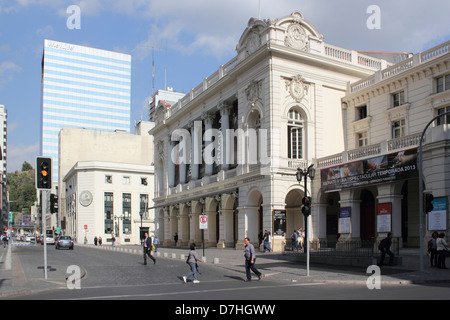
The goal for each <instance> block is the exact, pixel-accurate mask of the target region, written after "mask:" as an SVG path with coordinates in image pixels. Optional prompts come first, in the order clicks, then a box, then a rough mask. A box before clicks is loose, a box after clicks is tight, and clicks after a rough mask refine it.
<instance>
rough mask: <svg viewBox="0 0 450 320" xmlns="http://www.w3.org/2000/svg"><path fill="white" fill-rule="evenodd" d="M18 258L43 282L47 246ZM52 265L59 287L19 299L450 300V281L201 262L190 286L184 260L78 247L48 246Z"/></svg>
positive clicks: (173, 307)
mask: <svg viewBox="0 0 450 320" xmlns="http://www.w3.org/2000/svg"><path fill="white" fill-rule="evenodd" d="M15 254H16V255H17V257H18V258H19V260H20V264H21V266H22V269H23V276H24V277H26V278H27V279H34V280H36V279H38V278H42V279H43V247H42V246H36V247H35V246H32V247H25V248H20V250H16V251H15ZM48 266H49V267H48V270H49V271H48V280H47V281H49V282H52V283H54V284H55V285H56V287H57V289H47V290H44V291H42V292H39V293H37V294H31V295H27V296H20V297H16V298H14V299H20V300H35V299H39V300H42V299H44V300H52V299H63V300H72V299H73V300H152V303H153V304H157V303H158V302H156V301H158V300H164V301H165V303H166V304H167V302H169V305H168V306H167V308H168V309H167V312H168V313H169V314H170V313H175V312H176V311H177V310H178V309H177V308H181V306H185V302H188V301H190V302H193V301H195V302H197V303H200V304H201V302H202V301H203V302H204V303H205V304H206V303H207V301H212V300H214V301H215V302H217V303H216V304H215V305H214V307H213V306H211V310H210V315H211V314H214V312H216V313H217V314H219V313H220V312H221V311H222V312H224V313H227V312H228V313H229V312H230V310H228V309H226V307H224V305H227V304H228V303H231V304H235V303H236V302H239V303H241V304H242V302H248V301H258V302H259V303H262V304H270V303H276V304H289V305H290V306H294V307H295V305H296V304H295V302H294V303H292V300H309V299H311V300H378V299H382V300H398V299H401V300H414V299H421V300H422V299H431V300H439V299H448V298H449V297H450V289H449V286H450V284H448V283H444V284H434V285H408V286H383V288H382V289H381V290H376V289H374V290H369V289H368V288H367V287H366V286H363V285H356V284H353V285H345V284H330V283H321V282H315V283H312V282H310V281H304V282H300V281H297V282H292V281H287V280H285V281H283V280H274V279H271V278H270V277H266V278H263V279H262V280H261V281H256V280H255V281H251V282H249V283H245V282H244V281H243V280H244V277H245V272H244V268H242V272H236V271H234V270H228V269H224V268H220V267H218V266H214V265H208V264H200V272H201V273H202V274H201V275H199V277H198V278H199V280H200V283H199V284H194V283H192V282H191V281H189V282H188V283H186V284H185V283H183V281H182V276H183V275H185V274H187V273H188V272H189V267H188V265H187V264H186V263H185V262H184V261H182V260H175V259H169V258H157V262H156V264H153V262H152V261H151V260H148V265H144V264H143V259H142V258H141V256H137V255H132V254H128V253H122V252H112V251H103V250H97V249H91V248H84V247H76V248H75V250H73V251H72V250H55V249H54V247H53V246H48ZM73 270H78V271H79V272H80V274H81V275H83V277H82V278H81V280H80V281H79V282H78V281H69V279H70V280H73V279H75V276H76V274H77V273H76V272H75V271H73ZM19 276H20V274H19ZM42 281H44V280H42ZM74 287H75V288H74ZM78 287H79V289H78ZM71 288H72V289H71ZM287 301H290V302H287ZM221 304H222V306H221ZM161 305H164V304H161ZM161 305H160V306H161ZM221 308H222V309H221ZM233 308H234V307H233ZM213 310H214V311H213ZM179 311H180V312H189V311H186V310H179ZM237 311H241V309H239V308H238V309H237ZM247 311H248V310H247ZM284 311H286V310H285V309H284ZM233 312H236V310H234V311H233Z"/></svg>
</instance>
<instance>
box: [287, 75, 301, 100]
mask: <svg viewBox="0 0 450 320" xmlns="http://www.w3.org/2000/svg"><path fill="white" fill-rule="evenodd" d="M289 93H290V94H291V97H292V98H293V99H294V100H295V101H297V102H300V101H301V100H302V99H303V97H304V96H305V85H304V83H303V78H302V77H301V76H300V75H296V76H294V77H293V78H292V80H291V83H290V86H289Z"/></svg>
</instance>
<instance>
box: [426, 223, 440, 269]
mask: <svg viewBox="0 0 450 320" xmlns="http://www.w3.org/2000/svg"><path fill="white" fill-rule="evenodd" d="M437 238H438V233H437V232H436V231H435V232H433V234H432V235H431V239H430V240H428V253H429V254H430V266H431V267H437V258H438V256H437V251H436V248H437V246H436V240H437Z"/></svg>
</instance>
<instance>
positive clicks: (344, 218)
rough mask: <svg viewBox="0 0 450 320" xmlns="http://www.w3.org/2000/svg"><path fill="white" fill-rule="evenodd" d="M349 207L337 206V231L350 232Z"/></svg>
mask: <svg viewBox="0 0 450 320" xmlns="http://www.w3.org/2000/svg"><path fill="white" fill-rule="evenodd" d="M350 217H351V208H350V207H348V208H339V233H350Z"/></svg>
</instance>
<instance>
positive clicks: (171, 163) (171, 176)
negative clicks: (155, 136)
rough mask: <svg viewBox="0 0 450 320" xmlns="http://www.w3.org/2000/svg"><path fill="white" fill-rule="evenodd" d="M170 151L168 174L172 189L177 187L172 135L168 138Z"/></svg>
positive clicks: (168, 154) (168, 155) (168, 153)
mask: <svg viewBox="0 0 450 320" xmlns="http://www.w3.org/2000/svg"><path fill="white" fill-rule="evenodd" d="M167 145H168V149H169V151H168V152H167V160H166V161H167V162H168V168H167V173H168V176H169V188H171V187H175V161H174V160H175V159H172V150H173V148H174V147H175V141H172V137H171V135H169V136H168V143H167ZM169 194H170V192H169V193H167V195H169Z"/></svg>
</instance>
